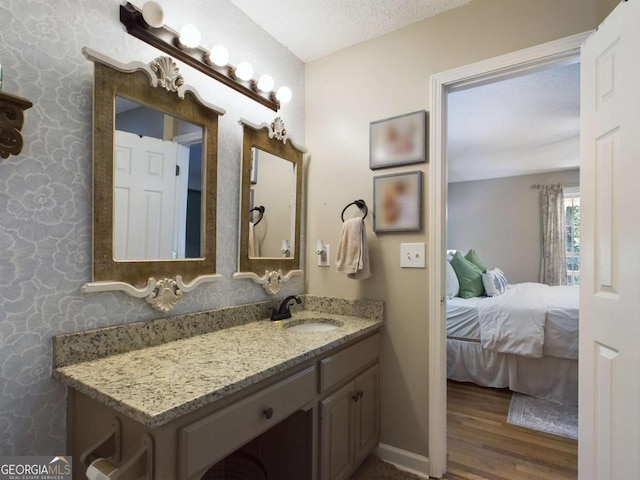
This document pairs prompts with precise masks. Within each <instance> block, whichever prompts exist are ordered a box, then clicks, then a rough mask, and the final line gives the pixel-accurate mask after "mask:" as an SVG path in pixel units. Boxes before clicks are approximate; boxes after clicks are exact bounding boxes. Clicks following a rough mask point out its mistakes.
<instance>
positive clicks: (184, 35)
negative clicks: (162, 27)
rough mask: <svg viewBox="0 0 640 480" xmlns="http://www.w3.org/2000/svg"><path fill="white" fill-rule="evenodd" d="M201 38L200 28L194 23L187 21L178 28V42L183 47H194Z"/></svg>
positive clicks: (198, 43)
mask: <svg viewBox="0 0 640 480" xmlns="http://www.w3.org/2000/svg"><path fill="white" fill-rule="evenodd" d="M201 39H202V35H200V30H198V27H196V26H195V25H192V24H190V23H187V24H186V25H184V26H183V27H182V28H181V29H180V43H181V44H182V45H184V46H185V47H189V48H196V47H197V46H199V45H200V40H201Z"/></svg>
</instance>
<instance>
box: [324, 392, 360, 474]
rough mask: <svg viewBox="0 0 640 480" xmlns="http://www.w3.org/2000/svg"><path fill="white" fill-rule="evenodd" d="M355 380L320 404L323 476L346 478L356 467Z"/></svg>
mask: <svg viewBox="0 0 640 480" xmlns="http://www.w3.org/2000/svg"><path fill="white" fill-rule="evenodd" d="M352 395H353V382H350V383H348V384H347V385H345V386H344V387H342V388H341V389H340V390H338V391H337V392H336V393H334V394H333V395H331V396H329V397H327V398H326V399H325V400H323V401H322V403H321V404H320V422H321V429H322V431H321V435H322V436H321V442H320V478H321V479H322V480H339V479H347V478H349V475H350V474H351V472H352V471H353V445H354V444H353V428H352V424H353V414H354V409H353V405H352V404H353V403H355V402H354V400H353V398H352Z"/></svg>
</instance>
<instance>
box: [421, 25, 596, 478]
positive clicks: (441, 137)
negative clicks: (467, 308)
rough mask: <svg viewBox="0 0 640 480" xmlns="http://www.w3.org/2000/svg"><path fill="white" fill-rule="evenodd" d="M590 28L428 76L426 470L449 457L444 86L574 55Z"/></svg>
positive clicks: (441, 469) (438, 468) (435, 472)
mask: <svg viewBox="0 0 640 480" xmlns="http://www.w3.org/2000/svg"><path fill="white" fill-rule="evenodd" d="M591 33H592V31H588V32H584V33H579V34H576V35H572V36H569V37H565V38H562V39H559V40H554V41H552V42H548V43H544V44H542V45H537V46H535V47H531V48H527V49H524V50H519V51H517V52H513V53H509V54H506V55H501V56H499V57H494V58H491V59H488V60H484V61H481V62H478V63H473V64H471V65H466V66H463V67H459V68H456V69H453V70H449V71H446V72H442V73H438V74H435V75H432V76H431V94H430V95H431V112H430V122H429V123H430V127H429V138H430V141H429V194H428V202H429V206H428V209H429V219H428V225H429V227H428V228H429V237H428V238H429V254H428V255H429V265H430V267H431V268H430V270H429V309H428V314H429V317H428V318H429V365H428V372H429V413H428V416H429V432H428V448H429V475H430V476H431V477H436V478H441V477H442V476H443V475H444V473H445V472H446V459H447V345H446V329H445V268H444V267H445V264H444V262H445V256H444V252H445V249H446V248H447V245H446V207H447V169H446V162H447V155H446V150H447V141H446V135H447V132H446V123H447V121H446V120H447V104H446V99H447V92H448V91H449V90H451V89H453V88H459V87H466V86H471V85H479V84H482V83H486V82H489V81H492V80H495V79H498V78H508V77H509V76H514V75H517V74H519V73H521V72H523V71H526V70H529V69H534V68H540V67H544V66H545V65H551V64H558V63H562V62H571V61H575V58H576V57H577V58H579V57H580V46H581V45H582V43H583V42H584V41H585V40H586V39H587V37H589V35H591Z"/></svg>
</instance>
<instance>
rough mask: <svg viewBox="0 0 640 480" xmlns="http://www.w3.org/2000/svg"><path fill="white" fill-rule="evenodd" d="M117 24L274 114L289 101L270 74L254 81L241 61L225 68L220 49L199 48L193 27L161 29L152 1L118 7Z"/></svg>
mask: <svg viewBox="0 0 640 480" xmlns="http://www.w3.org/2000/svg"><path fill="white" fill-rule="evenodd" d="M120 21H121V22H122V23H123V24H124V26H125V27H126V28H127V32H129V33H130V34H131V35H133V36H134V37H136V38H138V39H140V40H142V41H143V42H146V43H148V44H149V45H152V46H154V47H156V48H157V49H159V50H162V51H163V52H165V53H168V54H169V55H171V56H173V57H174V58H176V59H178V60H180V61H182V62H184V63H186V64H187V65H190V66H191V67H193V68H195V69H196V70H198V71H200V72H202V73H204V74H205V75H208V76H210V77H211V78H214V79H215V80H218V81H219V82H221V83H223V84H225V85H226V86H228V87H231V88H233V89H234V90H235V91H237V92H240V93H242V94H244V95H246V96H247V97H249V98H251V99H253V100H255V101H256V102H258V103H260V104H262V105H264V106H266V107H269V108H270V109H272V110H274V111H276V112H277V111H278V109H279V108H280V104H281V103H287V102H288V101H290V100H291V97H292V93H291V89H289V88H288V87H280V88H279V89H278V90H277V92H276V91H274V90H273V88H274V84H275V83H274V80H273V78H272V77H271V76H270V75H261V76H260V77H259V78H258V80H254V79H253V75H254V71H253V67H252V66H251V64H250V63H249V62H246V61H242V62H240V63H238V65H237V66H235V67H234V66H232V65H229V63H228V62H229V52H228V51H227V49H226V48H224V47H223V46H221V45H216V46H215V47H213V48H212V49H211V51H207V50H205V49H204V48H202V47H201V46H200V41H201V36H200V31H199V30H198V28H197V27H195V26H194V25H190V24H188V25H184V26H183V27H182V28H181V29H180V32H176V31H174V30H172V29H170V28H169V27H167V26H165V25H164V13H163V11H162V7H161V6H160V5H158V4H157V3H156V2H146V3H145V4H144V5H143V6H142V10H140V9H138V8H137V7H136V6H134V5H132V4H131V3H129V2H127V4H126V5H121V6H120Z"/></svg>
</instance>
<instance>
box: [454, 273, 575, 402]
mask: <svg viewBox="0 0 640 480" xmlns="http://www.w3.org/2000/svg"><path fill="white" fill-rule="evenodd" d="M578 293H579V289H578V288H577V287H573V286H557V287H550V286H547V285H543V284H538V283H519V284H514V285H509V287H508V288H507V289H506V291H505V292H504V293H503V294H501V295H499V296H494V297H487V296H479V297H473V298H466V299H465V298H460V297H453V298H448V299H447V377H448V378H450V379H452V380H456V381H459V382H473V383H476V384H478V385H483V386H487V387H497V388H509V389H511V390H513V391H515V392H519V393H523V394H526V395H531V396H534V397H538V398H543V399H546V400H551V401H553V402H557V403H562V404H571V405H577V403H578Z"/></svg>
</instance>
